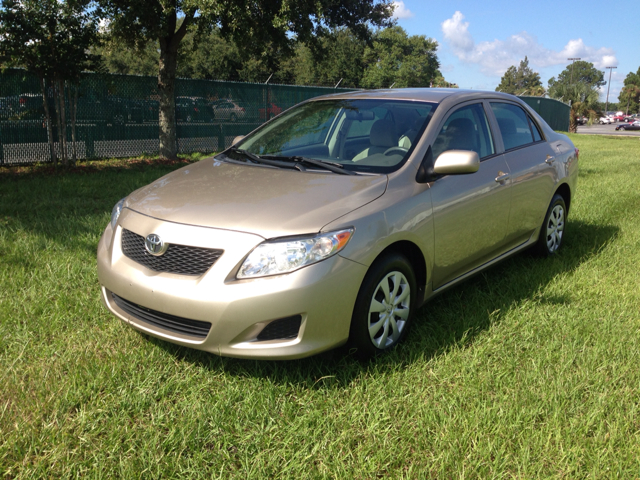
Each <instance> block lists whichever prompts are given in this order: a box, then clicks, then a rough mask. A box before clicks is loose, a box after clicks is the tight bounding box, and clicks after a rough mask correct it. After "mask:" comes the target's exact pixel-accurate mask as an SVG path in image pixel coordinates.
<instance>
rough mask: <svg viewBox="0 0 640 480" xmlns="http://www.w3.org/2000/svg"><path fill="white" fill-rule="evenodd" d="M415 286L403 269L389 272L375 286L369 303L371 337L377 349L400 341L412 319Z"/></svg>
mask: <svg viewBox="0 0 640 480" xmlns="http://www.w3.org/2000/svg"><path fill="white" fill-rule="evenodd" d="M410 305H411V288H410V286H409V281H408V280H407V278H406V277H405V276H404V275H403V274H402V272H398V271H393V272H390V273H388V274H387V275H386V276H385V277H384V278H383V279H382V280H381V281H380V283H378V286H377V287H376V288H375V290H374V293H373V298H372V299H371V304H370V306H369V316H368V319H369V323H368V329H369V337H370V338H371V341H372V342H373V345H374V346H375V347H376V348H379V349H384V348H388V347H389V346H391V345H393V344H394V343H395V342H397V341H398V339H399V338H400V335H401V333H402V330H403V329H404V328H405V325H406V323H407V320H408V318H409V311H410Z"/></svg>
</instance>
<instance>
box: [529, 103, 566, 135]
mask: <svg viewBox="0 0 640 480" xmlns="http://www.w3.org/2000/svg"><path fill="white" fill-rule="evenodd" d="M519 98H520V100H522V101H523V102H525V103H526V104H527V105H529V106H530V107H531V108H533V109H534V110H535V111H536V113H537V114H538V115H540V116H541V117H542V118H544V119H545V121H546V122H547V123H548V124H549V126H550V127H551V128H553V129H554V130H556V131H560V132H568V131H569V116H570V114H571V107H570V106H569V105H567V104H566V103H563V102H561V101H559V100H554V99H553V98H544V97H519Z"/></svg>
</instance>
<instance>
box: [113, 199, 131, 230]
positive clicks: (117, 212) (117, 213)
mask: <svg viewBox="0 0 640 480" xmlns="http://www.w3.org/2000/svg"><path fill="white" fill-rule="evenodd" d="M125 198H127V197H124V198H121V199H120V201H119V202H118V203H116V206H115V207H113V210H111V228H116V223H118V217H119V216H120V212H121V211H122V205H123V204H124V200H125Z"/></svg>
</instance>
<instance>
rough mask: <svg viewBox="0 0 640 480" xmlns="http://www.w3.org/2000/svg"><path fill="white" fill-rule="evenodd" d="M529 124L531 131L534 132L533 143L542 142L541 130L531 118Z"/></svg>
mask: <svg viewBox="0 0 640 480" xmlns="http://www.w3.org/2000/svg"><path fill="white" fill-rule="evenodd" d="M529 124H530V125H531V131H532V132H533V141H534V142H539V141H540V140H542V135H540V130H538V126H537V125H536V124H535V122H534V121H533V120H532V119H531V117H529Z"/></svg>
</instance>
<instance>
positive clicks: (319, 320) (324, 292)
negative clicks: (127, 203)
mask: <svg viewBox="0 0 640 480" xmlns="http://www.w3.org/2000/svg"><path fill="white" fill-rule="evenodd" d="M122 228H126V229H128V230H131V231H133V232H135V233H137V234H138V235H142V236H146V235H148V234H149V233H157V234H158V235H160V236H162V238H163V239H165V241H166V242H168V243H175V244H182V245H190V246H195V247H205V248H217V249H222V250H224V253H223V255H222V256H221V257H220V258H219V259H218V260H217V262H216V263H215V264H214V265H213V266H212V267H211V268H210V269H209V270H208V271H207V272H205V273H204V274H203V275H200V276H187V275H176V274H169V273H158V272H155V271H153V270H150V269H148V268H146V267H144V266H142V265H140V264H138V263H136V262H134V261H133V260H131V259H130V258H128V257H126V256H124V255H123V253H122V249H121V244H120V238H121V232H122ZM262 241H263V238H262V237H259V236H257V235H252V234H247V233H242V232H234V231H229V230H220V229H213V228H203V227H196V226H192V225H182V224H176V223H170V222H165V221H162V220H158V219H155V218H151V217H147V216H145V215H141V214H138V213H136V212H134V211H131V210H128V209H125V210H123V212H122V214H121V216H120V219H119V222H118V225H116V228H115V229H112V228H111V225H109V226H107V228H106V230H105V232H104V233H103V235H102V238H101V239H100V243H99V244H98V278H99V280H100V284H101V287H102V299H103V301H104V303H105V305H106V306H107V308H108V309H109V311H111V313H113V314H114V315H115V316H117V317H118V318H120V319H121V320H123V321H124V322H125V323H128V324H129V325H131V326H132V327H134V328H136V329H138V330H140V331H143V332H145V333H148V334H150V335H153V336H155V337H158V338H162V339H165V340H167V341H170V342H173V343H177V344H180V345H184V346H188V347H192V348H196V349H200V350H205V351H208V352H211V353H215V354H218V355H222V356H229V357H240V358H262V359H294V358H300V357H305V356H309V355H313V354H315V353H318V352H321V351H323V350H327V349H330V348H333V347H336V346H339V345H341V344H343V343H345V342H346V340H347V338H348V335H349V326H350V322H351V315H352V312H353V307H354V304H355V300H356V296H357V294H358V290H359V287H360V284H361V283H362V280H363V278H364V275H365V274H366V270H367V269H366V267H365V266H364V265H361V264H359V263H356V262H353V261H350V260H348V259H345V258H343V257H340V256H339V255H335V256H333V257H331V258H329V259H327V260H324V261H322V262H319V263H316V264H314V265H310V266H307V267H304V268H302V269H300V270H297V271H295V272H292V273H289V274H286V275H278V276H272V277H264V278H258V279H251V280H236V279H235V272H236V271H237V269H238V267H239V266H240V264H241V262H242V261H243V260H244V258H245V256H246V255H247V254H248V253H249V252H250V251H251V250H252V249H253V248H254V247H255V246H256V245H258V244H259V243H261V242H262ZM112 294H115V295H117V296H119V297H121V298H122V299H125V300H126V301H128V302H131V303H132V304H135V305H140V306H142V307H145V308H148V309H152V310H154V311H156V312H162V313H165V314H168V315H172V316H177V317H182V318H187V319H191V320H197V321H202V322H209V323H211V329H210V330H209V333H208V334H207V335H206V338H204V339H203V338H197V337H194V336H191V335H185V334H181V333H176V332H175V331H170V330H167V329H164V328H161V327H159V326H157V325H153V324H150V323H148V322H145V321H144V320H142V319H141V318H139V317H138V316H135V315H131V314H129V313H127V312H126V311H124V310H123V309H122V308H120V306H118V305H117V304H116V302H115V301H114V298H113V295H112ZM298 315H299V316H301V319H302V321H301V325H300V329H299V331H298V335H297V336H296V337H295V338H286V339H281V340H278V339H272V340H266V341H260V340H258V335H259V334H260V332H261V331H262V329H263V328H264V327H265V326H267V325H268V324H269V323H270V322H271V321H274V320H278V319H282V318H287V317H292V316H298Z"/></svg>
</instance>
